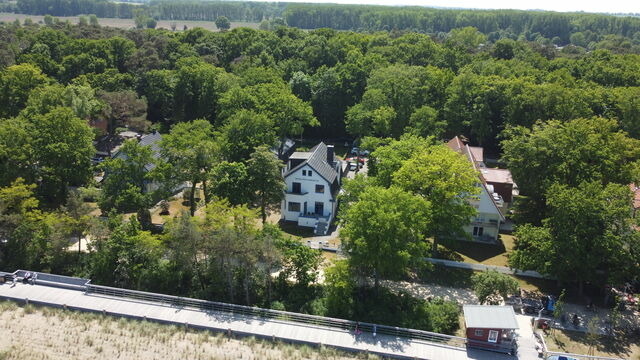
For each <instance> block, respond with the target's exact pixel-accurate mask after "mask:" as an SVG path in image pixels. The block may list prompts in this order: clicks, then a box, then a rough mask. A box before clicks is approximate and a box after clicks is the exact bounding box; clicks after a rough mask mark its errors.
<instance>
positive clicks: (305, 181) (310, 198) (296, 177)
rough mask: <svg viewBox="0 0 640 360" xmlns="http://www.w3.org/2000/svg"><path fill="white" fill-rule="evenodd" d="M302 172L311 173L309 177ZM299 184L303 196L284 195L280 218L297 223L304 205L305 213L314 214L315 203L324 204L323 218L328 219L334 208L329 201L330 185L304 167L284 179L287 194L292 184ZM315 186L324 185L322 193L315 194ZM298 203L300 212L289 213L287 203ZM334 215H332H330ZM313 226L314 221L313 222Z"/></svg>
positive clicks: (306, 166) (291, 189) (308, 167)
mask: <svg viewBox="0 0 640 360" xmlns="http://www.w3.org/2000/svg"><path fill="white" fill-rule="evenodd" d="M303 170H304V171H305V172H308V171H311V176H309V175H308V174H307V175H302V172H303ZM294 182H297V183H300V188H301V192H302V193H303V194H304V193H305V192H306V194H304V195H298V194H285V200H284V202H283V204H282V206H281V211H282V212H281V213H282V218H283V219H285V220H289V221H297V220H298V217H299V216H300V214H301V213H302V212H303V211H304V203H305V201H306V202H307V212H308V213H314V212H315V203H316V201H317V202H322V203H324V212H323V214H322V216H323V217H329V215H330V214H331V213H332V211H333V208H334V205H333V204H334V203H333V202H332V201H331V200H332V197H331V184H329V183H328V182H327V181H326V180H325V179H324V178H322V177H321V176H320V175H318V173H317V172H316V171H315V170H313V169H312V168H311V167H310V166H308V165H305V166H303V167H302V168H300V169H298V170H297V171H296V172H295V173H292V174H289V176H287V178H286V179H285V183H286V184H287V192H291V191H293V183H294ZM316 185H324V193H316ZM289 202H298V203H300V211H299V212H298V211H289V209H288V203H289ZM331 215H334V214H331ZM314 225H315V220H314Z"/></svg>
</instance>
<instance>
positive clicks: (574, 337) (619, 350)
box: [555, 331, 638, 358]
mask: <svg viewBox="0 0 640 360" xmlns="http://www.w3.org/2000/svg"><path fill="white" fill-rule="evenodd" d="M563 334H564V335H565V336H566V337H567V338H568V339H569V340H570V341H571V342H575V343H578V344H582V345H583V346H585V347H587V348H588V347H589V339H588V336H587V334H586V333H583V332H578V331H563ZM555 341H556V344H557V345H558V346H559V347H560V348H562V349H564V348H565V347H566V346H567V344H565V343H564V342H562V341H558V340H557V339H556V340H555ZM635 341H636V342H637V341H638V339H635ZM633 343H634V342H633V341H632V339H631V338H630V337H628V336H626V335H625V334H623V333H622V332H617V333H616V334H614V335H613V336H605V335H600V336H597V337H596V338H595V339H594V344H593V346H594V348H595V349H596V350H597V351H599V352H603V353H610V354H616V355H617V356H622V357H625V358H627V357H629V356H630V355H631V345H632V344H633Z"/></svg>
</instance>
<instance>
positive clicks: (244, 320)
mask: <svg viewBox="0 0 640 360" xmlns="http://www.w3.org/2000/svg"><path fill="white" fill-rule="evenodd" d="M0 298H6V299H11V300H17V301H22V302H24V299H25V298H28V299H29V301H30V302H32V303H37V304H42V305H54V306H62V305H63V304H66V305H67V306H68V307H69V308H72V309H77V310H83V311H103V310H106V312H107V313H109V314H115V315H121V316H127V317H134V318H142V317H146V318H147V319H149V320H155V321H161V322H168V323H176V324H185V323H188V324H189V325H191V326H196V327H200V328H208V329H212V330H222V331H226V330H227V329H231V330H232V331H233V332H235V333H238V334H242V335H255V336H261V337H267V338H271V337H274V338H277V339H281V340H287V341H292V342H298V343H307V344H319V343H322V344H324V345H327V346H332V347H336V348H340V349H344V350H351V351H368V352H371V353H376V354H379V355H383V356H387V357H394V358H409V359H414V358H415V359H438V360H440V359H447V360H466V359H475V360H494V359H495V360H503V359H505V360H506V359H511V360H513V359H515V358H514V357H512V356H508V355H502V354H497V353H492V352H487V351H482V350H467V349H465V348H458V347H449V346H446V345H439V344H433V343H428V342H424V341H419V340H409V339H405V338H397V337H392V336H384V335H378V336H377V338H376V339H375V340H374V339H373V338H372V336H371V334H361V335H358V336H356V335H354V334H353V333H352V332H349V331H346V330H339V329H333V328H327V327H322V326H316V325H308V324H300V323H291V322H285V321H280V320H265V319H256V318H251V317H246V316H241V315H235V314H226V313H218V312H204V311H200V310H195V309H189V308H176V307H170V306H166V305H159V304H155V303H148V302H139V301H133V300H129V299H122V298H112V297H106V296H97V295H86V294H84V293H83V292H82V291H77V290H68V289H61V288H54V287H47V286H41V285H25V284H22V283H18V284H17V285H15V287H12V286H11V285H10V284H4V285H0ZM1 327H2V325H0V328H1Z"/></svg>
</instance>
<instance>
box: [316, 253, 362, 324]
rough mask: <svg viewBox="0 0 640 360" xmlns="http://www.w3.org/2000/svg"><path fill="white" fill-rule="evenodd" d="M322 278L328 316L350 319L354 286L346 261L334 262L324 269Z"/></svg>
mask: <svg viewBox="0 0 640 360" xmlns="http://www.w3.org/2000/svg"><path fill="white" fill-rule="evenodd" d="M324 278H325V280H324V285H325V291H326V294H327V295H326V296H327V310H328V312H329V316H334V317H338V318H346V319H349V318H351V316H352V311H353V307H354V299H353V298H354V290H355V288H356V284H355V281H354V280H353V277H352V275H351V269H350V268H349V262H348V260H336V261H335V262H334V263H333V265H332V266H330V267H328V268H326V269H325V271H324Z"/></svg>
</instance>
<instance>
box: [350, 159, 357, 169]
mask: <svg viewBox="0 0 640 360" xmlns="http://www.w3.org/2000/svg"><path fill="white" fill-rule="evenodd" d="M357 169H358V163H357V162H355V161H354V162H350V163H349V170H351V171H355V170H357Z"/></svg>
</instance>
